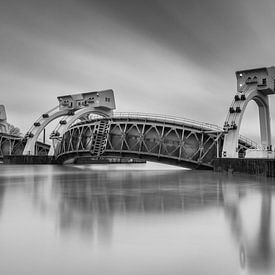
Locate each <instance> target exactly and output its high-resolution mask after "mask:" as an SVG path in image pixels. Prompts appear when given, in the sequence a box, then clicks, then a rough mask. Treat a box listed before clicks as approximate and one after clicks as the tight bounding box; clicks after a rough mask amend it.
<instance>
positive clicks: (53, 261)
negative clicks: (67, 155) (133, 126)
mask: <svg viewBox="0 0 275 275" xmlns="http://www.w3.org/2000/svg"><path fill="white" fill-rule="evenodd" d="M133 167H135V166H130V168H128V169H125V167H124V166H119V165H116V166H115V165H109V166H92V167H89V166H80V167H73V166H71V167H70V166H39V165H33V166H23V165H21V166H19V165H18V166H17V165H14V166H8V165H1V166H0V274H1V275H2V274H3V275H9V274H20V275H23V274H28V275H40V274H45V275H62V274H66V275H78V274H95V275H105V274H106V275H109V274H110V275H116V274H122V275H124V274H125V275H126V274H127V275H132V274H133V275H135V274H137V275H143V274H146V275H147V274H148V275H154V274H156V275H162V274H163V275H174V274H187V275H193V274H194V275H200V274H203V275H207V274H209V275H216V274H217V275H221V274H223V275H226V274H229V275H231V274H232V275H234V274H275V238H274V235H275V233H274V229H275V227H274V223H275V221H274V220H275V219H274V217H275V214H274V213H275V209H274V208H275V206H274V203H272V200H274V194H275V185H274V180H272V179H265V178H260V179H257V178H255V177H249V176H235V175H233V176H227V175H221V174H215V173H213V172H205V171H203V172H201V171H188V170H146V169H145V168H143V167H144V166H142V165H141V166H138V167H141V168H140V169H138V170H135V169H132V168H133Z"/></svg>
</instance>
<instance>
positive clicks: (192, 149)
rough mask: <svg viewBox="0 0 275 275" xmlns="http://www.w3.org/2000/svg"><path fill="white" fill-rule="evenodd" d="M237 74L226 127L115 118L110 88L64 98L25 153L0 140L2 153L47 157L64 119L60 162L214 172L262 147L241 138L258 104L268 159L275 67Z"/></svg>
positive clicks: (31, 135)
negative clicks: (125, 161) (119, 160)
mask: <svg viewBox="0 0 275 275" xmlns="http://www.w3.org/2000/svg"><path fill="white" fill-rule="evenodd" d="M236 76H237V84H238V89H237V92H238V93H237V94H236V95H235V96H234V100H233V102H232V104H231V107H230V109H229V112H228V115H227V118H226V121H225V124H224V128H223V129H221V128H219V127H218V126H215V125H212V124H208V123H201V122H196V121H193V120H188V119H179V118H175V117H167V116H160V115H153V114H139V113H131V114H123V113H120V114H115V115H114V114H113V110H114V109H115V99H114V95H113V91H112V90H104V91H98V92H88V93H82V94H74V95H66V96H60V97H58V101H59V106H58V107H56V108H54V109H52V110H50V111H48V112H45V113H43V114H42V115H41V116H40V117H39V119H38V120H37V121H35V122H34V124H33V126H32V127H31V128H30V130H29V131H28V132H27V134H26V135H25V138H24V140H23V141H21V151H20V150H17V149H16V146H13V147H12V148H8V149H5V148H6V147H5V145H3V144H4V143H5V142H4V143H3V142H2V140H0V147H1V148H2V151H0V153H2V155H3V154H6V153H7V152H8V153H9V154H21V152H22V147H23V155H35V154H41V152H40V150H37V141H38V137H39V135H40V134H41V133H42V132H43V130H44V129H45V127H46V126H47V125H48V124H49V123H50V122H52V121H53V120H55V119H58V118H61V120H60V121H59V123H58V126H57V127H56V129H55V130H54V131H53V132H52V134H51V135H50V138H51V139H52V141H53V145H52V146H51V148H50V150H49V155H53V154H54V155H55V157H56V159H57V161H59V162H63V161H66V160H68V159H71V160H73V159H74V158H75V157H79V156H80V157H82V156H85V157H87V156H90V157H94V158H99V157H101V156H114V157H115V156H130V157H135V158H143V159H146V160H152V161H158V162H164V163H169V164H174V165H181V166H186V167H191V168H212V162H213V159H214V158H215V157H240V156H242V157H243V156H244V155H245V151H246V150H247V149H255V148H257V147H258V146H257V144H255V143H253V142H252V141H250V140H248V139H245V138H243V137H242V136H240V135H239V130H240V126H241V122H242V117H243V114H244V112H245V109H246V106H247V104H248V103H249V102H250V101H251V100H254V101H255V102H256V103H257V104H258V107H259V116H260V129H261V148H262V149H264V150H265V151H262V152H261V155H263V156H265V152H267V151H268V150H269V151H271V131H270V114H269V103H268V95H270V94H273V93H274V91H275V89H274V79H275V68H274V67H271V68H259V69H253V70H247V71H241V72H236ZM91 115H93V117H91ZM94 115H97V116H101V118H99V117H96V118H95V117H94ZM13 139H14V137H11V140H13ZM15 143H16V142H14V144H15ZM6 144H7V142H6ZM3 146H4V147H5V148H4V149H3ZM18 146H19V145H18ZM46 149H48V148H46Z"/></svg>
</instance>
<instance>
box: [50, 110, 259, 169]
mask: <svg viewBox="0 0 275 275" xmlns="http://www.w3.org/2000/svg"><path fill="white" fill-rule="evenodd" d="M223 139H224V131H223V130H222V129H221V128H219V127H218V126H216V125H213V124H209V123H202V122H197V121H194V120H189V119H182V118H177V117H167V116H162V115H154V114H141V113H116V114H114V116H112V117H110V118H100V119H94V120H91V121H84V122H81V123H78V124H75V125H73V126H71V127H70V128H69V129H68V130H67V131H66V132H65V133H64V135H63V138H62V140H61V142H60V143H59V144H58V146H57V148H56V151H55V156H56V158H57V161H58V162H60V163H63V162H64V161H66V160H68V159H73V158H75V157H79V156H80V157H83V156H95V157H100V156H122V157H133V158H142V159H145V160H149V161H158V162H163V163H167V164H173V165H179V166H184V167H188V168H193V169H194V168H195V169H212V167H213V166H212V161H213V159H214V158H215V157H217V156H218V157H220V156H221V152H222V146H223ZM255 147H256V144H255V143H253V141H251V140H248V139H245V138H244V137H241V138H240V139H239V147H238V150H239V152H240V153H242V152H244V151H245V150H246V149H247V148H255Z"/></svg>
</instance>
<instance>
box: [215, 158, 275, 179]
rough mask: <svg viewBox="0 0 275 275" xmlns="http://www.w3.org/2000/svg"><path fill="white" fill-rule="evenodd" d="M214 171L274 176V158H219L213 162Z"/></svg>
mask: <svg viewBox="0 0 275 275" xmlns="http://www.w3.org/2000/svg"><path fill="white" fill-rule="evenodd" d="M213 165H214V171H215V172H224V171H225V172H229V173H245V174H251V175H261V176H266V177H275V159H252V158H251V159H237V158H219V159H215V160H214V162H213Z"/></svg>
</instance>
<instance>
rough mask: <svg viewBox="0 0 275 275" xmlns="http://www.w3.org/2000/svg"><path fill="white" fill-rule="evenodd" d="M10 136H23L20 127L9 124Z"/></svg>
mask: <svg viewBox="0 0 275 275" xmlns="http://www.w3.org/2000/svg"><path fill="white" fill-rule="evenodd" d="M8 126H9V127H8V134H10V135H14V136H22V134H21V133H20V129H19V128H18V127H15V126H14V125H12V124H9V123H8Z"/></svg>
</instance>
